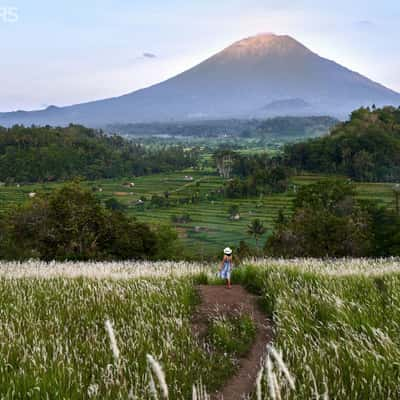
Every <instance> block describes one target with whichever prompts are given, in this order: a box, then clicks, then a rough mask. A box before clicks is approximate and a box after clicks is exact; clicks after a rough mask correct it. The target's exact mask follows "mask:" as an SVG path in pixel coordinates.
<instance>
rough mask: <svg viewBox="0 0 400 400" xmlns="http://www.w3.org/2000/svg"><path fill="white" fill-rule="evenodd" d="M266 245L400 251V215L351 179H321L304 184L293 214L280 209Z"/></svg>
mask: <svg viewBox="0 0 400 400" xmlns="http://www.w3.org/2000/svg"><path fill="white" fill-rule="evenodd" d="M264 250H265V253H266V254H267V255H270V256H280V257H387V256H398V255H399V253H400V215H399V214H398V211H397V212H396V211H394V210H390V209H387V208H385V207H381V206H378V205H377V204H376V203H373V202H371V201H366V200H359V199H357V198H356V192H355V186H354V184H353V183H351V182H349V181H347V182H346V181H341V180H327V181H320V182H317V183H315V184H312V185H308V186H304V187H302V188H301V189H300V190H299V192H298V193H297V196H296V198H295V200H294V210H293V214H292V215H291V217H290V218H288V217H286V216H285V215H284V214H283V213H280V214H279V216H278V218H277V221H276V225H275V229H274V232H273V235H272V236H270V237H269V238H268V240H267V242H266V244H265V248H264Z"/></svg>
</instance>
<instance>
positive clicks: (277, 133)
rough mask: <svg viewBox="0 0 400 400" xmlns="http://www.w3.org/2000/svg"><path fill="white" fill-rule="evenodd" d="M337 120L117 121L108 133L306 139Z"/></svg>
mask: <svg viewBox="0 0 400 400" xmlns="http://www.w3.org/2000/svg"><path fill="white" fill-rule="evenodd" d="M337 123H338V120H336V119H334V118H331V117H276V118H271V119H265V120H259V119H248V120H244V119H243V120H242V119H227V120H215V121H206V120H204V121H194V122H171V123H152V124H150V123H148V124H125V125H124V124H115V125H110V126H108V127H107V128H106V130H107V131H109V132H115V133H118V134H123V135H133V136H141V137H148V136H186V137H217V136H225V135H227V136H233V137H242V138H252V137H253V138H260V137H261V138H262V137H270V138H274V137H275V138H280V139H284V138H286V139H287V138H292V139H293V138H304V137H315V136H319V135H323V134H325V133H328V132H329V130H330V129H331V128H332V127H333V126H334V125H336V124H337Z"/></svg>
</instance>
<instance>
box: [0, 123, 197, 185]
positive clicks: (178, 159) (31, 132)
mask: <svg viewBox="0 0 400 400" xmlns="http://www.w3.org/2000/svg"><path fill="white" fill-rule="evenodd" d="M197 159H198V154H197V151H196V150H188V149H185V148H183V147H182V146H164V147H161V148H157V149H151V148H149V147H145V146H143V145H141V144H139V143H134V142H131V141H128V140H125V139H123V138H122V137H120V136H108V135H105V134H104V133H103V132H101V131H98V130H93V129H89V128H85V127H83V126H80V125H70V126H68V127H66V128H57V127H49V126H46V127H35V126H32V127H23V126H14V127H12V128H9V129H7V128H0V181H2V182H6V183H12V182H20V183H23V182H45V181H57V180H70V179H72V178H75V177H77V176H79V177H83V178H85V179H90V180H95V179H103V178H116V177H123V176H139V175H146V174H152V173H158V172H168V171H174V170H178V169H184V168H188V167H192V166H194V165H196V163H197Z"/></svg>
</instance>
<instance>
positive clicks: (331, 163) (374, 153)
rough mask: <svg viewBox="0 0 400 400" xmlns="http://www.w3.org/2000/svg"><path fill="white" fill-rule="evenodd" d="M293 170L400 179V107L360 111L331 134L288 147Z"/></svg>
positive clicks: (287, 155)
mask: <svg viewBox="0 0 400 400" xmlns="http://www.w3.org/2000/svg"><path fill="white" fill-rule="evenodd" d="M284 158H285V160H286V163H287V165H288V166H289V167H292V168H296V169H297V170H299V171H301V170H306V171H311V172H318V173H332V174H342V175H346V176H348V177H350V178H352V179H354V180H357V181H388V182H390V181H398V180H400V108H394V107H384V108H382V109H376V108H375V107H373V108H371V109H370V108H360V109H359V110H356V111H354V112H353V113H352V114H351V118H350V120H349V121H347V122H343V123H341V124H339V125H337V126H336V127H335V128H334V129H333V131H332V132H331V134H330V135H328V136H324V137H321V138H318V139H312V140H309V141H306V142H301V143H296V144H290V145H287V146H286V147H285V150H284Z"/></svg>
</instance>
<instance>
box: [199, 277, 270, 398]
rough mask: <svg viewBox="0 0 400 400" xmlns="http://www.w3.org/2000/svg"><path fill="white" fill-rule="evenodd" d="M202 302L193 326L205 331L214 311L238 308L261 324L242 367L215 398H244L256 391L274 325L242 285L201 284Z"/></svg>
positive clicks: (228, 312)
mask: <svg viewBox="0 0 400 400" xmlns="http://www.w3.org/2000/svg"><path fill="white" fill-rule="evenodd" d="M198 291H199V295H200V298H201V304H200V305H199V307H198V311H197V314H196V317H195V320H194V324H193V328H194V330H195V331H196V332H197V333H198V334H199V335H203V334H204V333H205V332H206V330H207V321H208V320H209V319H210V317H212V316H213V315H218V314H228V315H229V314H233V313H237V312H238V311H239V312H241V313H242V314H248V315H250V316H251V317H252V319H253V321H254V324H255V326H256V328H257V333H256V337H255V340H254V342H253V344H252V346H251V349H250V351H249V352H248V353H247V354H246V356H245V357H243V358H241V359H240V360H239V368H238V370H237V372H236V374H235V375H233V376H232V377H230V378H229V380H228V381H227V382H225V384H224V386H223V387H222V388H221V390H220V391H219V392H217V393H214V394H212V397H211V398H212V399H213V400H221V399H223V400H241V399H243V398H245V396H246V395H249V394H250V393H252V392H253V391H254V388H255V380H256V376H257V372H258V370H259V368H260V361H261V359H262V357H263V355H264V354H265V349H266V345H267V343H268V342H270V341H271V338H272V329H271V324H270V321H269V320H268V319H267V317H266V316H265V314H264V313H263V312H262V311H261V310H260V309H259V306H258V304H257V297H256V296H254V295H251V294H249V293H248V292H247V291H246V290H245V289H244V288H243V287H242V286H240V285H233V287H232V289H230V290H229V289H225V288H224V287H223V286H211V285H210V286H208V285H200V286H199V287H198Z"/></svg>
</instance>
